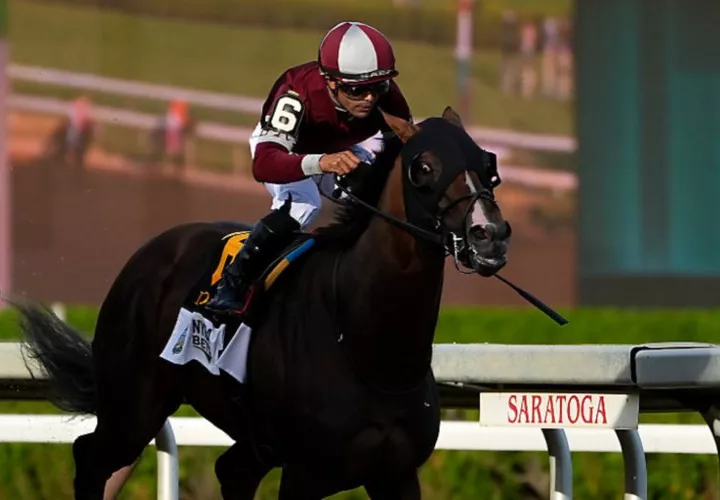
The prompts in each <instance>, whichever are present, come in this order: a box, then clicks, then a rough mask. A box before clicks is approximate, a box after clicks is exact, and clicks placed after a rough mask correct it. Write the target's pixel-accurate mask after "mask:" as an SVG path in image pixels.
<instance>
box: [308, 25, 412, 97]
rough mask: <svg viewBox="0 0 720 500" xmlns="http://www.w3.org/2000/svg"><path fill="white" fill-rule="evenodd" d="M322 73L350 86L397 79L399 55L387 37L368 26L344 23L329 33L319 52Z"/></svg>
mask: <svg viewBox="0 0 720 500" xmlns="http://www.w3.org/2000/svg"><path fill="white" fill-rule="evenodd" d="M318 63H319V65H320V70H321V71H322V73H323V74H324V75H326V76H328V77H331V78H335V79H337V80H340V81H342V82H347V83H354V84H357V83H372V82H376V81H380V80H387V79H389V78H395V77H396V76H397V75H398V71H397V70H396V69H395V54H394V53H393V49H392V45H390V42H389V41H388V39H387V38H385V35H383V34H382V33H380V32H379V31H378V30H376V29H375V28H373V27H372V26H368V25H367V24H363V23H357V22H343V23H340V24H338V25H336V26H334V27H333V28H332V29H331V30H330V31H328V32H327V34H326V35H325V37H324V38H323V40H322V42H320V50H319V51H318Z"/></svg>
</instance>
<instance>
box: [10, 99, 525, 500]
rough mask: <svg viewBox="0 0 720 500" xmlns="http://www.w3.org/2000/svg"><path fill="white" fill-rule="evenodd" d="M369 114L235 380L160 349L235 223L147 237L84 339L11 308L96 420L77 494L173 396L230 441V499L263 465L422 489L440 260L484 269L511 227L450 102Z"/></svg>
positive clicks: (225, 461) (348, 485)
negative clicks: (331, 213)
mask: <svg viewBox="0 0 720 500" xmlns="http://www.w3.org/2000/svg"><path fill="white" fill-rule="evenodd" d="M380 112H381V113H382V115H383V118H384V120H385V122H386V123H387V125H388V126H389V129H390V130H391V132H392V138H391V139H390V140H389V142H388V143H387V146H386V148H385V150H384V151H383V152H381V153H380V154H379V155H378V157H377V159H376V162H375V163H374V164H373V165H372V166H371V167H369V168H367V169H366V170H365V171H364V174H363V175H364V178H363V181H362V183H360V187H358V189H357V190H356V191H355V192H354V193H350V192H349V191H347V190H346V192H347V194H348V198H345V199H344V201H343V207H341V208H340V209H339V210H338V214H337V215H336V219H335V221H334V222H333V223H331V224H329V225H327V226H324V227H321V228H318V229H316V230H315V231H314V232H312V238H314V242H315V244H314V248H312V249H311V250H309V251H307V252H306V253H305V255H304V256H303V257H302V258H301V259H300V260H299V262H295V263H293V264H292V265H291V266H290V267H289V268H287V269H286V270H285V271H284V272H283V274H282V275H281V276H280V278H279V279H278V281H277V283H276V284H274V285H273V287H272V288H271V289H270V290H269V291H267V292H266V293H265V295H261V296H260V298H258V299H256V300H257V301H258V304H259V306H258V308H257V309H256V312H254V313H253V314H252V315H251V316H249V317H252V318H254V319H253V320H252V336H251V340H250V345H249V351H248V355H247V379H246V381H245V382H244V383H239V382H237V381H236V380H233V379H231V378H230V377H228V376H227V374H225V373H220V374H219V375H218V374H212V373H210V372H209V371H208V370H207V369H205V368H204V367H203V366H202V365H201V364H200V363H187V364H184V365H181V366H179V365H176V364H173V363H169V362H167V361H166V360H165V359H161V357H160V356H159V354H160V353H161V351H163V349H164V347H165V346H166V344H167V342H168V339H169V337H170V333H171V331H172V330H173V325H174V324H175V322H176V320H177V317H178V310H179V308H180V307H181V306H182V304H183V303H184V301H185V300H186V298H187V297H188V296H189V295H190V294H191V293H192V290H193V287H194V286H196V284H197V283H198V282H199V281H202V277H203V276H204V273H206V272H207V269H208V265H209V264H208V263H209V262H210V261H211V259H212V258H213V256H214V255H215V253H214V252H215V251H214V250H212V249H213V248H215V247H216V243H215V242H216V241H217V240H218V239H219V238H221V237H223V236H224V235H227V234H230V233H231V232H233V231H242V230H247V229H248V228H249V226H248V225H246V224H244V223H238V222H193V223H186V224H182V225H179V226H175V227H172V228H170V229H168V230H166V231H165V232H163V233H161V234H159V235H157V236H155V237H153V238H152V239H150V240H149V241H148V242H146V243H145V244H144V245H143V246H142V247H141V248H139V249H138V250H137V251H136V252H135V253H134V255H132V256H131V257H130V259H129V260H128V261H127V263H126V264H125V266H124V267H123V269H122V270H121V271H120V273H119V274H118V276H117V278H116V280H115V281H114V282H113V284H112V285H111V287H110V289H109V291H108V293H107V295H106V297H105V299H104V301H103V303H102V305H101V307H100V311H99V316H98V320H97V325H96V329H95V335H94V338H93V339H92V342H90V341H89V340H87V339H86V338H85V337H84V336H83V335H82V334H80V333H79V332H76V331H74V330H73V329H72V328H70V327H69V326H68V325H66V324H65V323H64V322H62V321H60V320H59V319H58V318H57V317H56V316H54V315H52V314H51V313H50V312H49V311H48V310H47V309H46V308H44V307H43V306H42V305H38V304H34V303H31V302H28V303H18V304H15V305H14V307H15V308H16V309H17V310H18V311H19V313H20V316H19V317H20V323H21V330H22V349H23V353H24V355H25V357H26V363H27V366H28V368H29V369H31V370H32V369H33V365H31V364H30V360H33V361H34V363H35V365H34V366H40V367H41V369H42V370H43V371H44V374H45V376H46V377H47V378H48V380H49V386H50V389H49V391H50V400H51V401H52V402H53V403H54V404H55V405H56V406H57V407H58V408H61V409H63V410H65V411H68V412H72V413H75V414H90V415H96V417H97V424H96V427H95V429H94V431H93V432H91V433H89V434H85V435H82V436H80V437H78V438H77V439H76V440H75V441H74V443H73V446H72V450H73V457H74V463H75V477H74V491H75V498H77V499H82V500H96V499H101V498H103V489H104V486H105V483H106V481H107V480H108V478H109V477H110V476H111V475H112V474H113V473H114V472H115V471H117V470H120V469H121V468H123V467H125V466H128V465H130V464H132V463H133V462H134V461H135V460H136V459H138V457H139V456H140V454H141V453H142V451H143V449H144V448H145V447H146V445H147V444H148V443H149V442H150V441H151V440H152V439H153V437H154V436H155V435H156V434H157V433H158V431H159V430H160V428H161V426H162V425H163V423H164V422H165V420H166V419H167V418H168V417H169V416H170V415H172V414H173V413H174V412H175V411H176V410H177V409H178V408H179V407H180V405H181V404H183V403H187V404H189V405H191V406H192V407H193V408H194V409H195V410H196V411H197V412H198V413H199V414H201V415H202V416H203V417H204V418H205V419H207V420H208V421H210V422H211V423H213V424H214V425H216V426H217V427H218V428H220V429H221V430H223V431H224V432H225V433H227V435H228V436H230V438H231V439H232V440H233V444H232V445H231V446H230V447H229V448H228V449H227V450H225V451H224V452H223V454H222V455H220V457H219V458H218V459H217V461H216V463H215V473H216V476H217V479H218V481H219V483H220V488H221V492H222V495H223V498H225V499H236V500H245V499H252V498H254V495H255V492H256V490H257V488H258V486H259V484H260V482H261V481H262V479H263V478H264V477H265V475H266V474H267V473H268V472H269V471H270V470H271V469H273V468H276V467H280V468H281V469H282V474H281V483H280V490H279V498H280V499H281V500H294V499H303V500H308V499H319V498H324V497H327V496H330V495H333V494H335V493H337V492H341V491H347V490H350V489H354V488H358V487H364V488H365V491H366V492H367V494H368V495H369V496H370V498H372V499H390V498H392V499H405V500H414V499H419V498H420V497H421V493H420V484H419V479H418V470H419V468H420V467H421V466H422V465H423V464H424V463H425V462H426V461H427V459H428V458H429V456H430V455H431V453H432V452H433V450H434V447H435V444H436V441H437V437H438V433H439V427H440V404H439V398H438V388H437V384H436V381H435V378H434V375H433V371H432V367H431V360H432V346H433V338H434V332H435V328H436V322H437V319H438V314H439V310H440V299H441V292H442V285H443V275H444V268H445V266H444V263H445V259H446V257H447V256H448V255H450V256H452V259H453V260H454V261H455V264H456V267H457V268H458V269H459V270H463V272H467V273H475V274H478V275H480V276H484V277H489V276H493V275H497V274H496V273H497V272H498V271H499V270H500V269H502V268H503V267H504V266H505V264H506V262H507V249H508V245H509V242H510V236H511V229H510V225H509V223H508V222H507V221H506V220H505V219H504V218H503V216H502V212H501V210H500V207H499V205H498V203H497V201H496V199H495V195H494V189H495V187H496V186H497V185H498V184H499V182H500V179H499V176H498V173H497V168H496V161H495V156H494V155H493V154H492V153H490V152H488V151H485V150H483V149H482V148H480V147H479V146H478V145H477V144H476V143H475V142H474V141H473V140H472V138H471V137H470V136H469V135H468V133H467V132H466V130H465V129H464V127H463V124H462V122H461V120H460V117H459V116H458V115H457V113H455V112H454V111H453V110H452V108H450V107H447V108H446V109H445V111H444V112H443V113H442V116H440V117H431V118H428V119H426V120H424V121H422V122H420V123H419V124H414V123H412V122H409V121H405V120H403V119H401V118H398V117H395V116H392V115H389V114H386V113H385V112H383V111H382V110H381V111H380ZM338 202H340V200H338ZM304 236H306V237H307V236H308V235H307V234H304ZM461 268H462V269H461Z"/></svg>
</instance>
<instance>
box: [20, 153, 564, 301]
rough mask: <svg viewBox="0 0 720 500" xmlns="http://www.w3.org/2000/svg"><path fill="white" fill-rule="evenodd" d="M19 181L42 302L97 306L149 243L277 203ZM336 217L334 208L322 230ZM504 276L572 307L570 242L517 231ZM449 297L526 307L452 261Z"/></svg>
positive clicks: (225, 192)
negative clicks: (183, 225)
mask: <svg viewBox="0 0 720 500" xmlns="http://www.w3.org/2000/svg"><path fill="white" fill-rule="evenodd" d="M12 180H13V193H14V199H13V208H14V213H15V221H14V231H13V232H14V248H15V255H14V261H15V265H14V289H15V292H16V293H23V294H27V295H28V296H31V297H33V298H36V299H41V300H61V301H65V302H81V303H91V304H99V303H100V302H101V300H102V298H103V297H104V295H105V293H106V292H107V289H108V287H109V286H110V284H111V282H112V280H113V279H114V277H115V276H116V274H117V273H118V271H119V270H120V268H121V266H122V265H123V263H124V262H125V261H126V259H127V258H128V257H129V256H130V255H131V254H132V252H133V251H135V249H137V248H138V247H139V246H140V245H141V244H142V243H143V242H145V241H146V240H147V239H148V238H149V237H150V236H152V235H154V234H156V233H157V232H159V231H162V230H164V229H165V228H167V227H169V226H171V225H173V224H177V223H180V222H184V221H191V220H218V219H229V218H239V219H243V220H253V219H255V218H257V217H260V216H262V215H263V214H264V213H265V212H266V211H267V207H268V205H269V197H268V195H267V194H265V193H263V191H262V190H258V189H256V188H255V189H252V188H251V189H241V190H238V189H237V187H233V188H231V187H228V186H226V187H220V186H217V187H212V186H210V185H208V184H207V183H206V185H204V186H191V185H190V184H188V183H186V182H183V181H181V180H178V179H168V178H162V177H159V176H155V177H153V176H149V177H148V176H132V175H128V174H127V173H123V172H121V171H92V172H86V173H80V174H73V173H72V172H71V171H69V170H68V169H66V168H49V167H39V166H37V165H31V164H24V165H20V164H16V166H15V168H13V175H12ZM329 214H330V211H329V208H328V207H326V210H325V211H324V214H323V216H322V218H321V221H320V222H322V221H327V217H328V215H329ZM522 225H524V224H520V226H522ZM528 229H530V228H528ZM504 274H505V275H506V276H507V277H508V278H511V279H515V280H516V281H517V282H518V283H519V284H521V285H522V286H525V287H527V288H528V289H529V290H531V291H533V292H534V293H536V294H537V295H539V296H540V297H542V298H543V299H545V300H547V301H549V302H550V303H552V304H553V305H569V304H572V303H573V301H574V295H575V294H574V283H573V280H574V241H573V238H572V236H571V235H570V234H568V232H567V231H563V232H559V233H556V234H554V235H548V234H544V233H542V232H539V231H530V230H528V231H524V230H523V228H522V227H518V225H516V226H515V232H514V240H513V242H512V248H511V253H510V263H509V264H508V268H507V270H506V271H505V273H504ZM443 299H444V303H445V304H523V302H522V301H521V300H520V299H518V298H517V297H516V296H515V294H514V293H513V292H511V291H510V290H508V289H507V288H506V287H505V286H504V285H502V284H501V283H499V282H497V281H496V280H488V279H482V278H479V277H476V276H464V275H460V274H459V273H457V272H456V271H455V269H454V268H453V267H452V264H451V263H450V262H449V261H448V270H447V273H446V284H445V292H444V296H443Z"/></svg>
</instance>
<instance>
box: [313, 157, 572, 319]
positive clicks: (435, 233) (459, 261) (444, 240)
mask: <svg viewBox="0 0 720 500" xmlns="http://www.w3.org/2000/svg"><path fill="white" fill-rule="evenodd" d="M360 168H373V167H371V166H370V165H368V164H367V163H363V164H362V166H361V167H359V168H358V169H356V171H357V170H360ZM464 172H468V170H465V171H464ZM352 175H353V174H349V175H346V176H343V177H342V178H337V179H336V185H337V187H338V189H339V190H340V191H341V192H343V193H344V194H345V195H346V196H347V197H348V198H349V199H350V201H351V203H354V204H357V205H359V206H361V207H363V208H364V209H366V210H368V211H370V212H371V213H372V214H373V215H376V216H378V217H380V218H382V219H384V220H385V221H387V222H388V223H390V224H392V225H394V226H396V227H399V228H400V229H403V230H404V231H407V232H408V233H410V234H412V235H414V236H416V237H418V238H420V239H422V240H425V241H427V242H429V243H431V244H434V245H441V246H442V247H443V249H444V251H445V256H448V255H451V256H452V257H453V263H454V265H455V268H456V269H457V270H458V271H459V272H461V273H463V274H474V273H475V271H474V270H472V271H463V270H462V269H461V268H460V265H463V266H464V267H466V268H469V266H466V265H465V264H464V262H463V261H465V259H466V258H467V252H468V249H469V247H470V245H469V244H468V238H469V234H468V228H467V227H466V228H465V231H464V234H462V235H461V236H458V235H457V234H456V233H455V232H454V231H450V230H448V229H447V228H446V227H445V224H444V223H443V220H444V218H445V215H446V214H447V213H448V211H449V210H450V209H452V208H453V207H455V206H456V205H457V204H459V203H461V202H463V201H465V200H469V203H468V204H467V209H466V211H465V214H464V217H463V220H467V216H468V215H469V214H470V211H471V210H472V208H473V205H474V204H475V203H476V202H477V201H478V200H482V199H485V200H489V201H493V202H494V201H495V197H494V196H493V193H492V191H491V190H489V189H488V188H486V187H484V186H483V187H481V188H479V189H476V190H475V192H472V193H469V194H467V195H465V196H461V197H459V198H456V199H454V200H452V201H450V203H449V204H448V205H446V206H445V207H443V208H442V209H440V210H439V211H438V212H437V213H436V214H435V215H432V214H430V213H429V212H428V211H427V209H424V210H425V215H426V216H427V217H428V218H429V219H430V220H431V221H432V229H433V230H432V231H430V230H427V229H424V228H422V227H419V226H418V225H416V224H413V223H411V222H408V221H404V220H401V219H398V218H397V217H394V216H392V215H390V214H388V213H386V212H383V211H382V210H381V209H379V208H377V207H374V206H372V205H371V204H369V203H367V202H365V201H363V200H362V199H360V198H359V197H358V196H356V195H355V194H354V193H353V192H352V190H351V189H349V188H348V187H347V186H346V185H345V183H346V182H347V181H348V180H350V179H352ZM318 188H319V191H320V195H321V196H323V197H324V198H327V199H328V200H330V201H332V202H333V203H335V204H338V205H340V206H348V204H349V203H348V202H343V201H340V200H339V199H338V198H337V197H335V196H333V195H328V194H327V193H325V192H323V190H322V189H321V188H320V186H318ZM405 194H406V195H407V194H408V193H405ZM493 276H494V277H495V278H497V279H498V280H500V281H502V282H503V283H505V284H506V285H508V286H509V287H510V288H512V289H513V290H514V291H515V292H517V293H518V294H519V295H520V296H521V297H522V298H523V299H525V300H527V301H528V302H529V303H530V304H532V305H533V306H535V307H537V308H538V309H539V310H541V311H542V312H543V313H545V314H546V315H547V316H549V317H550V318H551V319H553V320H554V321H555V322H556V323H558V324H559V325H561V326H562V325H565V324H567V323H568V321H567V319H565V318H564V317H563V316H562V315H560V314H559V313H558V312H557V311H555V310H554V309H552V308H551V307H550V306H548V305H547V304H545V303H544V302H542V301H541V300H540V299H538V298H537V297H535V296H534V295H532V294H531V293H529V292H527V291H525V290H523V289H522V288H520V287H518V286H516V285H515V284H513V283H511V282H510V281H509V280H507V279H506V278H504V277H502V276H501V275H500V274H498V273H494V274H493Z"/></svg>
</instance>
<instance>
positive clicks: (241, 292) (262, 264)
mask: <svg viewBox="0 0 720 500" xmlns="http://www.w3.org/2000/svg"><path fill="white" fill-rule="evenodd" d="M289 206H290V205H289V203H285V204H284V205H283V206H282V207H281V208H280V209H278V210H273V211H272V212H270V213H269V214H267V215H266V216H265V217H263V218H262V219H260V220H259V221H258V222H257V224H255V227H253V230H252V232H251V233H250V235H249V236H248V238H247V239H246V240H245V243H244V244H243V247H242V248H241V249H240V251H239V252H238V254H237V255H236V256H235V259H234V260H233V261H232V262H231V263H230V265H228V266H226V267H225V269H224V270H223V273H222V276H221V278H220V283H219V284H218V287H217V291H216V292H215V296H214V297H213V298H212V299H211V300H210V301H208V302H207V304H206V305H205V307H207V308H208V309H214V310H218V311H228V310H237V311H242V310H243V309H244V307H245V305H246V302H247V293H248V292H249V291H250V288H251V287H252V285H253V283H254V282H255V280H257V279H258V278H259V277H260V275H261V274H262V272H263V271H264V270H265V269H266V268H267V267H268V266H269V265H270V264H271V263H272V261H273V260H275V259H276V258H277V257H278V256H279V254H280V252H282V250H283V249H285V248H286V247H287V246H288V245H289V244H290V243H292V241H293V239H294V238H295V235H296V234H295V231H297V230H298V229H300V224H299V223H298V222H297V221H296V220H295V219H294V218H293V217H292V216H290V213H289Z"/></svg>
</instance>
